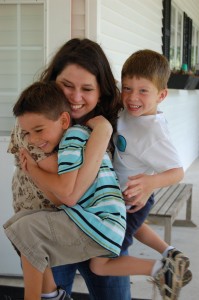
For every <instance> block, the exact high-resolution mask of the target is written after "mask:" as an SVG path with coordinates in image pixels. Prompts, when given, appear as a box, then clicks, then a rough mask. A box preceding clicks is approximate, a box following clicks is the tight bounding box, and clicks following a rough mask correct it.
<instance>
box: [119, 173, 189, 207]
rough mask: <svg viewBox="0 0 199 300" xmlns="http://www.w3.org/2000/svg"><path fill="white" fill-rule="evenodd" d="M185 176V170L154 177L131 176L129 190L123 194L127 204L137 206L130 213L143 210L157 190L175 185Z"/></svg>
mask: <svg viewBox="0 0 199 300" xmlns="http://www.w3.org/2000/svg"><path fill="white" fill-rule="evenodd" d="M183 176H184V171H183V168H174V169H170V170H167V171H164V172H162V173H159V174H154V175H146V174H139V175H136V176H130V177H129V178H128V179H129V181H128V182H127V184H126V186H127V189H126V190H125V191H124V193H123V194H124V196H125V201H126V204H127V205H135V206H136V207H135V208H134V209H132V210H130V212H135V211H137V210H139V209H141V208H142V207H143V206H144V205H145V204H146V202H147V200H148V198H149V196H150V195H151V194H152V193H153V192H154V190H155V189H157V188H161V187H166V186H169V185H172V184H175V183H177V182H179V181H181V180H182V179H183ZM132 197H133V199H132V200H131V198H132Z"/></svg>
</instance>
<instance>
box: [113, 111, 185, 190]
mask: <svg viewBox="0 0 199 300" xmlns="http://www.w3.org/2000/svg"><path fill="white" fill-rule="evenodd" d="M114 144H115V153H114V158H113V166H114V169H115V171H116V173H117V176H118V179H119V182H120V185H121V188H122V189H124V187H125V184H126V182H127V180H128V176H133V175H138V174H143V173H145V174H154V173H161V172H164V171H166V170H169V169H173V168H179V167H182V163H181V161H180V158H179V156H178V153H177V151H176V149H175V147H174V145H173V143H172V141H171V138H170V135H169V131H168V128H167V121H166V119H165V117H164V115H163V113H162V112H158V113H157V114H156V115H149V116H140V117H134V116H132V115H130V114H129V113H128V111H127V110H126V109H124V110H123V111H121V112H120V114H119V119H118V125H117V133H116V134H115V135H114Z"/></svg>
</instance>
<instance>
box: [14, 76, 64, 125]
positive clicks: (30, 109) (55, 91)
mask: <svg viewBox="0 0 199 300" xmlns="http://www.w3.org/2000/svg"><path fill="white" fill-rule="evenodd" d="M63 112H69V113H70V106H69V103H68V102H67V99H66V96H65V95H64V93H63V91H62V90H61V88H60V87H59V86H58V85H57V84H56V83H55V82H54V81H50V82H35V83H33V84H32V85H30V86H29V87H27V88H26V89H25V90H24V91H23V92H22V93H21V95H20V97H19V99H18V101H17V102H16V103H15V105H14V107H13V114H14V116H15V117H19V116H22V115H23V114H25V113H36V114H42V115H44V116H45V117H46V118H48V119H50V120H54V121H55V120H58V118H59V117H60V115H61V114H62V113H63Z"/></svg>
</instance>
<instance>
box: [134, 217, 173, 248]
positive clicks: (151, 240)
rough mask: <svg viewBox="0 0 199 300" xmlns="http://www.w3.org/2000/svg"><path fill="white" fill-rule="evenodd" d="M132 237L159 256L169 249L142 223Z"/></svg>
mask: <svg viewBox="0 0 199 300" xmlns="http://www.w3.org/2000/svg"><path fill="white" fill-rule="evenodd" d="M134 237H135V238H136V239H137V240H138V241H140V242H141V243H143V244H145V245H147V246H148V247H150V248H153V249H154V250H156V251H157V252H159V253H160V254H162V253H163V252H164V251H165V250H166V249H167V248H168V247H169V245H168V244H167V243H166V242H165V241H164V240H163V239H161V237H160V236H159V235H158V234H157V233H156V232H155V231H154V230H153V229H151V228H150V226H148V225H147V224H145V223H143V224H142V226H141V227H140V228H139V229H138V230H137V232H136V233H135V235H134Z"/></svg>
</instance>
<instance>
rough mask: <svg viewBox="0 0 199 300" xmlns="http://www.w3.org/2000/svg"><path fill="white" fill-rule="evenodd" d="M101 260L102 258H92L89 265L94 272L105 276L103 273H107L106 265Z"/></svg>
mask: <svg viewBox="0 0 199 300" xmlns="http://www.w3.org/2000/svg"><path fill="white" fill-rule="evenodd" d="M100 261H101V260H98V258H92V259H91V260H90V265H89V267H90V270H91V272H93V273H94V274H96V275H99V276H103V275H106V274H105V269H104V266H103V264H102V263H101V262H100Z"/></svg>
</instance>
